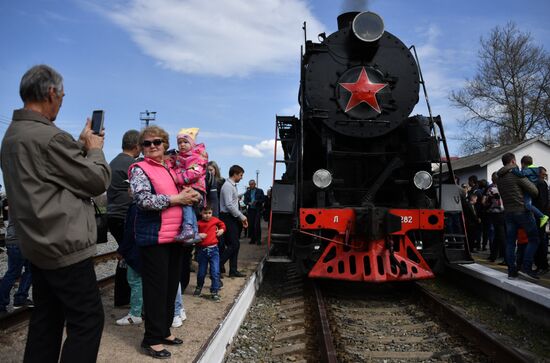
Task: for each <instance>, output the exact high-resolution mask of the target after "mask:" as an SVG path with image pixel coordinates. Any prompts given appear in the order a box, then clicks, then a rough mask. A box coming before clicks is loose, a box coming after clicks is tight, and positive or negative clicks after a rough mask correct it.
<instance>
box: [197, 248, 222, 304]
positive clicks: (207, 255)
mask: <svg viewBox="0 0 550 363" xmlns="http://www.w3.org/2000/svg"><path fill="white" fill-rule="evenodd" d="M197 260H198V262H199V272H198V273H197V287H200V288H202V286H203V285H204V278H205V277H206V270H207V268H208V264H210V280H212V283H211V284H210V292H211V293H212V294H216V293H217V292H218V290H219V289H220V252H219V250H218V246H217V245H214V246H210V247H197Z"/></svg>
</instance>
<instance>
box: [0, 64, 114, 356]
mask: <svg viewBox="0 0 550 363" xmlns="http://www.w3.org/2000/svg"><path fill="white" fill-rule="evenodd" d="M19 94H20V95H21V99H22V100H23V108H22V109H20V110H15V111H14V113H13V121H12V122H11V124H10V126H9V127H8V129H7V131H6V134H5V135H4V139H3V140H2V151H1V158H2V171H3V174H4V184H5V186H6V193H7V195H8V198H9V200H10V219H13V221H14V223H15V230H16V233H17V236H18V237H19V239H20V247H21V251H22V253H23V255H24V256H25V257H26V258H27V259H28V260H29V261H30V263H31V271H32V277H33V298H34V303H35V308H34V310H33V312H32V317H31V320H30V323H29V331H28V336H27V345H26V347H25V355H24V357H23V360H24V361H25V362H57V361H59V360H60V361H61V362H95V361H96V360H97V352H98V349H99V343H100V341H101V333H102V331H103V320H104V315H103V306H102V303H101V296H100V295H99V288H98V286H97V279H96V275H95V270H94V263H93V261H92V257H93V256H94V255H95V254H96V241H97V227H96V222H95V216H94V207H93V205H92V203H91V198H92V197H95V196H98V195H100V194H102V193H104V192H105V190H106V189H107V186H108V185H109V181H110V179H111V169H110V168H109V165H108V164H107V161H105V156H104V155H103V151H102V149H103V131H101V132H100V134H94V133H93V131H92V129H91V121H90V120H89V119H88V121H87V122H86V126H85V127H84V129H83V130H82V133H81V134H80V138H79V140H78V141H76V140H74V139H73V137H72V136H71V135H70V134H69V133H67V132H65V131H63V130H61V129H59V128H58V127H57V126H56V125H55V123H54V121H55V119H56V116H57V114H58V112H59V109H60V107H61V103H62V101H63V96H64V89H63V78H62V77H61V75H60V74H59V73H57V72H56V71H55V70H54V69H52V68H51V67H49V66H46V65H38V66H34V67H32V68H31V69H29V70H28V71H27V72H26V73H25V74H24V75H23V78H22V79H21V84H20V88H19ZM65 322H66V324H65ZM65 325H66V327H67V329H66V333H67V339H65V343H64V344H63V350H62V353H61V357H60V356H59V353H60V349H61V342H62V339H63V330H64V327H65Z"/></svg>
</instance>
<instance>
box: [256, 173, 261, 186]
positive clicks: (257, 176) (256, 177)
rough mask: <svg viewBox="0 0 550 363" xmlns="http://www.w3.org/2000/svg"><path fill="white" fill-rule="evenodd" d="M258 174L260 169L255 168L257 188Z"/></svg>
mask: <svg viewBox="0 0 550 363" xmlns="http://www.w3.org/2000/svg"><path fill="white" fill-rule="evenodd" d="M258 175H260V170H258V169H256V186H257V187H258V188H259V187H260V186H259V185H258Z"/></svg>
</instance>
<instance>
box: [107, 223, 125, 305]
mask: <svg viewBox="0 0 550 363" xmlns="http://www.w3.org/2000/svg"><path fill="white" fill-rule="evenodd" d="M124 223H125V220H124V219H123V218H115V217H107V225H108V226H109V232H111V234H112V235H113V237H114V238H115V240H116V243H117V244H118V245H120V244H121V243H122V239H123V238H124ZM126 271H128V270H127V269H126V268H124V269H120V264H119V266H118V268H117V278H115V289H114V294H115V296H114V300H115V301H114V305H115V306H124V305H128V304H129V303H130V285H128V280H127V279H126ZM121 273H122V274H123V277H119V276H120V275H119V274H121Z"/></svg>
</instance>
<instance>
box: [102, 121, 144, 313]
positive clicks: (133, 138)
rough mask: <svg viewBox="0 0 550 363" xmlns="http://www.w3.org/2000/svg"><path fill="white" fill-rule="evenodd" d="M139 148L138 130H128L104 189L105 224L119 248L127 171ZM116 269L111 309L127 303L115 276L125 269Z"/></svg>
mask: <svg viewBox="0 0 550 363" xmlns="http://www.w3.org/2000/svg"><path fill="white" fill-rule="evenodd" d="M140 152H141V148H140V146H139V131H137V130H128V131H126V132H125V133H124V136H122V152H121V153H120V154H118V155H117V156H116V157H115V158H114V159H113V160H112V161H111V162H110V163H109V166H110V167H111V172H112V178H111V184H110V185H109V188H108V189H107V223H108V224H109V231H110V232H111V234H112V235H113V237H114V238H115V240H116V242H117V244H118V245H119V246H120V244H121V243H122V239H123V238H124V221H125V219H126V213H127V212H128V208H129V207H130V204H131V203H132V198H131V197H130V195H129V194H128V187H129V186H130V184H129V183H128V168H129V167H130V165H132V164H133V163H134V162H135V161H136V158H137V157H138V156H139V153H140ZM120 266H124V265H123V264H120V263H119V265H118V266H117V278H116V279H115V289H114V291H115V299H114V300H115V301H114V302H115V306H122V305H127V304H128V303H129V302H130V287H129V286H128V282H126V279H125V278H123V279H120V278H119V277H118V274H120V273H122V274H123V277H125V276H126V274H127V271H126V269H122V270H121V269H120Z"/></svg>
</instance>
